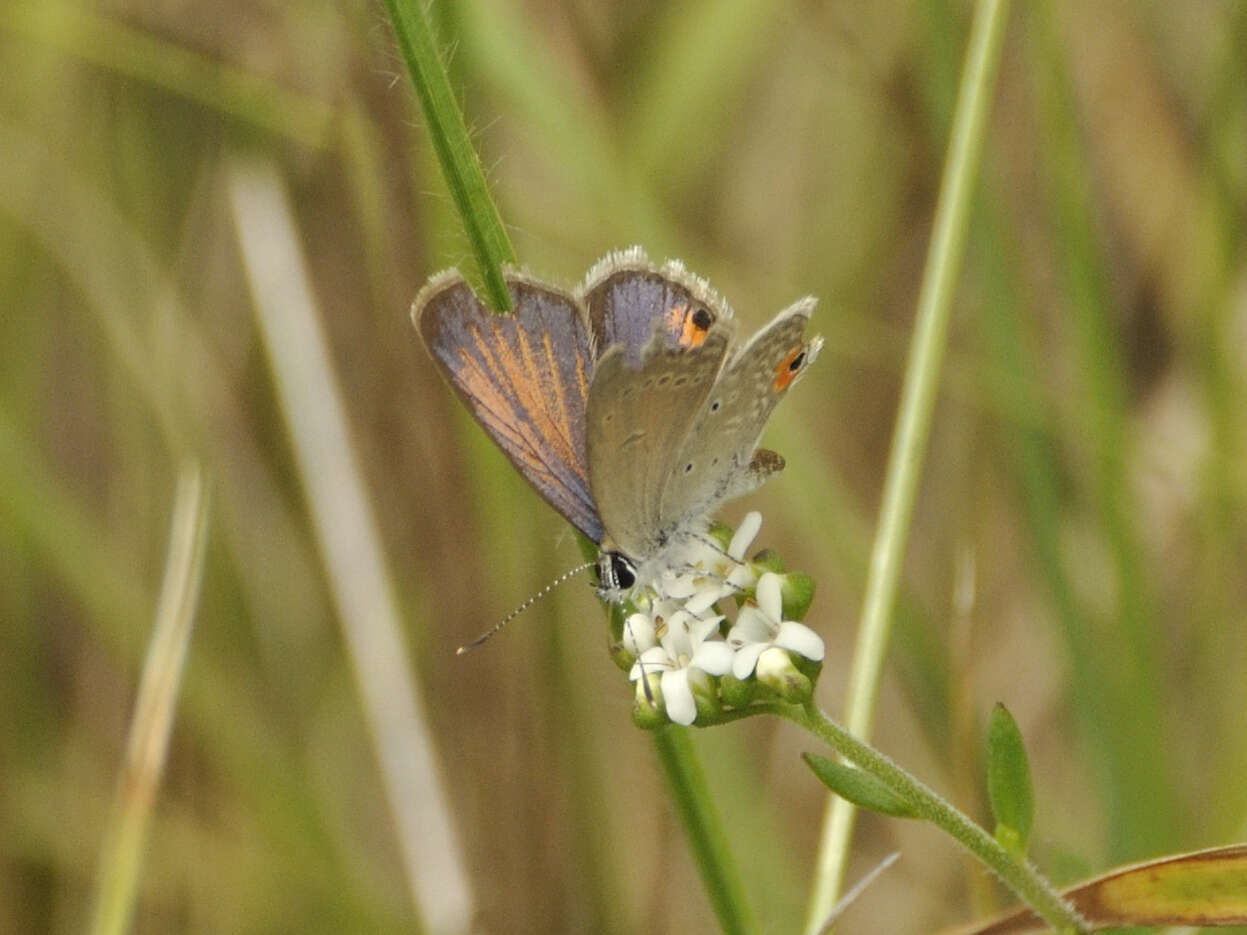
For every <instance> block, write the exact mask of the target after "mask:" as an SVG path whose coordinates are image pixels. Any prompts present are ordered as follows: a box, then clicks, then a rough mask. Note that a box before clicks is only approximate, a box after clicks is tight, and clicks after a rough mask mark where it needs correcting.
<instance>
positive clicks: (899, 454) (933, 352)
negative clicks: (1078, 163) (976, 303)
mask: <svg viewBox="0 0 1247 935" xmlns="http://www.w3.org/2000/svg"><path fill="white" fill-rule="evenodd" d="M1007 11H1008V3H1007V2H1005V0H985V2H983V3H980V4H979V5H978V6H977V8H976V13H975V20H974V26H973V29H972V32H971V37H970V45H969V50H968V53H967V57H966V64H965V70H964V72H963V74H962V84H961V90H960V92H959V95H958V102H957V111H956V116H955V117H954V121H953V129H952V139H951V141H950V145H949V153H948V161H947V164H946V166H945V170H944V178H943V180H942V182H941V190H940V199H939V205H938V208H937V213H936V218H935V229H934V231H933V232H932V237H931V245H930V249H929V252H928V255H927V266H926V273H925V276H924V278H923V284H922V293H921V295H920V297H919V302H918V317H917V322H916V325H915V331H914V338H913V343H912V345H911V353H910V358H909V364H908V367H907V368H906V374H905V384H904V388H903V390H902V396H901V402H900V411H899V414H898V419H897V426H896V432H895V436H894V440H893V445H892V454H891V456H890V458H889V461H888V471H887V476H886V479H885V481H884V489H883V505H882V508H881V510H880V518H879V526H878V530H877V533H876V539H875V547H874V550H873V552H872V558H871V573H870V578H869V580H868V582H867V591H866V599H865V602H864V605H863V608H862V620H861V625H860V627H859V636H858V643H857V650H856V653H855V656H854V661H853V671H852V674H851V676H850V684H849V694H848V702H847V705H846V710H845V720H846V725H847V727H848V729H849V731H850V732H852V733H853V734H854V735H856V736H858V737H862V738H868V737H869V736H870V733H871V727H872V725H873V722H874V711H875V700H876V697H877V695H878V689H879V680H880V677H881V675H882V672H883V661H884V658H885V656H886V654H887V647H888V641H889V637H890V635H891V619H892V609H893V604H894V601H895V598H896V591H897V585H898V582H899V580H900V570H901V563H902V560H903V558H904V554H905V543H906V539H907V537H908V532H909V522H910V518H911V516H912V512H913V503H914V496H915V493H916V491H917V487H918V480H919V478H920V476H921V473H922V462H923V457H924V454H925V449H926V439H927V435H928V433H929V431H930V425H931V414H932V412H933V410H934V408H935V400H936V393H937V389H938V385H939V378H940V369H941V363H942V361H943V354H944V347H945V342H946V336H947V332H948V321H949V317H950V313H951V303H952V292H953V286H954V285H955V283H956V279H957V274H958V273H959V272H960V269H961V255H962V247H963V246H964V243H965V235H966V228H967V226H968V220H969V213H970V205H971V195H972V194H973V190H974V182H975V180H976V178H977V175H978V163H979V157H980V155H981V153H982V149H983V141H984V137H985V135H986V130H985V127H986V121H987V113H988V109H989V108H988V105H989V104H990V102H991V99H992V91H993V89H994V86H995V74H996V67H997V65H998V64H999V60H1000V50H1001V47H1002V45H1003V43H1004V26H1005V23H1006V21H1007V15H1006V14H1007ZM854 815H855V810H854V808H853V806H852V805H851V804H850V803H848V802H847V801H845V800H844V799H833V800H832V802H831V806H830V810H829V812H828V816H827V820H826V822H825V824H824V827H823V835H822V840H821V844H820V848H819V857H818V866H817V869H816V872H815V883H814V888H813V893H812V897H811V900H810V908H809V911H808V913H807V915H806V931H807V932H811V931H813V930H814V929H815V928H816V927H817V926H819V925H820V924H821V920H822V919H824V918H826V916H827V914H828V913H829V912H830V911H831V908H832V906H833V905H834V904H835V901H836V893H837V891H838V889H839V887H840V885H841V881H842V880H843V877H844V864H845V862H846V860H847V856H848V848H849V842H850V838H851V836H852V828H853V821H854Z"/></svg>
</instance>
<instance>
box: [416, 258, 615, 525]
mask: <svg viewBox="0 0 1247 935" xmlns="http://www.w3.org/2000/svg"><path fill="white" fill-rule="evenodd" d="M506 282H507V287H508V289H509V290H510V292H511V299H512V302H513V304H514V308H515V311H514V313H513V314H511V315H496V314H493V313H492V312H490V311H489V310H488V309H486V308H485V307H484V305H482V304H481V302H480V300H479V299H477V297H476V296H475V295H474V294H473V292H472V289H471V287H469V286H468V284H467V283H466V282H465V281H464V279H463V277H462V276H461V275H460V274H459V273H458V272H457V271H456V270H448V271H446V272H445V273H441V274H439V275H437V276H435V277H434V278H433V279H431V280H430V281H429V283H428V284H427V285H426V286H425V287H424V288H423V289H422V290H421V291H420V294H419V295H418V296H417V297H416V301H415V305H414V306H413V308H412V320H413V321H414V322H415V324H416V329H417V330H418V331H419V332H420V336H421V338H423V339H424V344H425V347H427V348H428V350H429V353H430V354H431V355H432V357H433V359H434V360H435V361H436V362H437V363H438V365H439V367H440V368H441V370H442V373H443V375H444V376H445V377H446V379H447V380H448V381H449V382H450V385H451V386H452V387H454V389H455V392H456V393H458V394H459V397H460V398H461V399H462V400H463V401H464V403H465V404H466V405H467V407H468V409H469V410H471V412H472V415H473V416H475V418H476V421H477V422H479V423H480V424H481V426H482V427H483V428H484V429H485V431H486V432H488V433H489V436H490V437H491V438H492V439H493V440H494V442H495V443H496V444H497V445H498V447H499V448H501V449H502V451H503V453H504V454H506V456H507V458H508V459H510V461H511V463H512V464H514V465H515V467H516V469H517V470H518V471H519V472H520V473H521V474H522V475H523V476H524V478H525V479H526V480H527V481H528V482H529V483H530V484H532V485H533V487H534V488H536V490H537V492H538V493H539V494H541V496H542V497H543V498H545V500H546V501H547V502H548V503H549V504H550V505H551V506H553V507H554V508H555V509H556V510H558V511H559V512H560V513H561V514H562V515H563V516H564V517H565V518H566V519H567V521H568V522H570V523H571V524H572V525H573V526H575V527H576V528H577V529H579V530H580V531H581V532H582V533H584V534H585V535H586V536H588V537H589V538H590V539H592V540H593V541H594V542H599V541H601V538H602V522H601V519H600V518H599V516H598V511H597V509H596V508H595V506H594V501H593V496H592V495H591V493H590V491H589V471H588V462H587V459H586V444H585V402H586V399H587V397H588V392H589V361H590V359H591V357H590V340H589V331H588V326H587V324H586V321H585V315H584V312H583V311H582V309H581V306H580V305H579V303H578V302H577V301H576V299H575V298H574V297H573V296H571V295H570V294H568V293H566V292H563V291H561V290H559V289H555V288H553V287H551V286H546V285H543V284H541V283H538V282H535V281H533V280H531V279H529V278H528V277H526V276H523V275H521V274H519V273H515V272H510V273H508V274H507V276H506Z"/></svg>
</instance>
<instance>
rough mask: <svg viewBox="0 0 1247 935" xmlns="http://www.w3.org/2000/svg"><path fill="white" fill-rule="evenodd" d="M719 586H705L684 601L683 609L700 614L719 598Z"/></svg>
mask: <svg viewBox="0 0 1247 935" xmlns="http://www.w3.org/2000/svg"><path fill="white" fill-rule="evenodd" d="M719 591H720V588H718V587H717V586H714V587H709V588H705V587H703V588H702V589H701V590H700V591H698V592H697V593H696V594H694V595H693V596H692V597H690V598H689V599H688V600H687V601H685V603H684V609H685V610H687V611H688V612H689V613H690V614H701V613H704V612H705V611H707V610H709V609H710V608H711V607H713V606H714V602H715V601H717V600H718V599H719V596H720V595H719Z"/></svg>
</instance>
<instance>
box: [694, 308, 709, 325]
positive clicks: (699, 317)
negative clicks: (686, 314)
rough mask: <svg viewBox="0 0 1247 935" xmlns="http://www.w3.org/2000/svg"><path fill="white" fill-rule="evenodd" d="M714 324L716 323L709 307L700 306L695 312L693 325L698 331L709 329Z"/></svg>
mask: <svg viewBox="0 0 1247 935" xmlns="http://www.w3.org/2000/svg"><path fill="white" fill-rule="evenodd" d="M712 324H714V319H713V318H712V317H711V316H710V312H709V311H708V310H707V309H704V308H699V309H697V311H695V312H693V327H695V328H696V329H697V330H698V331H709V330H710V326H711V325H712Z"/></svg>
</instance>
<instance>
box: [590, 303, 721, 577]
mask: <svg viewBox="0 0 1247 935" xmlns="http://www.w3.org/2000/svg"><path fill="white" fill-rule="evenodd" d="M729 325H730V323H729V322H720V323H718V324H716V325H714V326H713V327H712V328H711V329H710V331H709V332H708V334H707V335H706V338H705V340H704V341H702V342H700V343H699V344H697V345H695V346H693V347H689V348H687V349H686V348H681V347H679V346H678V345H672V344H671V343H670V341H669V340H668V338H667V337H666V335H665V334H663V333H661V331H658V332H656V333H655V334H654V335H653V337H652V338H651V340H650V341H649V342H648V343H647V344H646V346H645V348H644V349H643V351H642V352H641V359H640V362H639V364H638V365H633V364H631V363H630V362H629V359H628V354H627V348H626V346H625V345H623V344H617V345H615V346H614V347H612V348H611V349H610V350H608V351H607V352H606V353H605V354H604V355H603V356H602V358H601V359H600V360H599V361H598V364H597V368H596V370H595V371H594V374H593V382H592V383H591V385H590V387H589V405H588V413H587V414H588V451H589V478H590V484H591V488H592V492H593V498H594V500H595V501H596V503H597V507H598V513H599V515H600V516H601V518H602V525H603V527H604V528H605V529H606V530H607V532H608V534H609V536H610V538H611V539H612V540H613V545H614V546H616V547H618V548H619V549H620V550H622V551H623V552H624V553H625V554H627V555H629V556H630V557H632V558H634V559H638V560H643V559H645V558H648V557H650V556H652V555H654V554H655V553H656V552H657V551H658V550H660V549H661V548H662V546H664V545H665V544H666V541H667V538H668V536H669V535H670V534H671V532H672V529H671V527H670V526H669V525H668V524H667V523H666V522H665V517H664V515H663V513H662V509H661V504H662V488H663V485H664V482H665V480H666V478H667V476H668V475H669V474H670V472H671V466H672V455H673V453H674V452H676V451H679V450H680V448H681V447H682V445H683V443H684V440H685V438H686V437H687V435H688V433H689V431H690V429H691V428H692V426H693V423H694V421H695V420H696V419H697V418H698V414H699V413H700V412H701V411H702V407H703V403H704V402H705V399H706V397H707V395H708V394H709V393H710V389H711V387H712V386H713V384H714V381H715V377H716V376H717V375H718V373H719V371H720V370H721V369H722V366H723V362H724V360H725V358H726V355H727V350H728V348H729V346H730V344H731V338H732V330H731V328H730V326H729Z"/></svg>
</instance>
